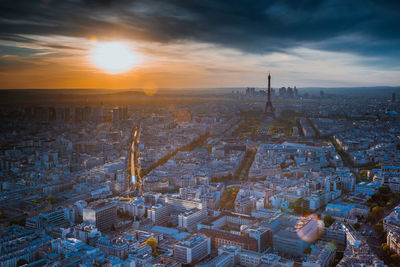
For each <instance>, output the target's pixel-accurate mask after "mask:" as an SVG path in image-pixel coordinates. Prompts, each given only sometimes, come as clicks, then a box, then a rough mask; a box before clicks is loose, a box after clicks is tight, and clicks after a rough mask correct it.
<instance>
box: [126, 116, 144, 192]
mask: <svg viewBox="0 0 400 267" xmlns="http://www.w3.org/2000/svg"><path fill="white" fill-rule="evenodd" d="M140 130H141V125H140V123H139V124H138V125H137V126H136V127H134V128H133V130H132V134H131V140H130V141H131V142H130V148H129V150H130V151H129V168H128V177H127V179H128V182H127V193H128V194H131V193H134V194H137V195H139V196H143V179H142V177H141V165H140V148H139V144H140Z"/></svg>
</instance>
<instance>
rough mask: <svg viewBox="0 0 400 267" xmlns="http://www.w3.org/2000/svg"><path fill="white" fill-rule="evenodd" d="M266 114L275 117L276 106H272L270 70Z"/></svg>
mask: <svg viewBox="0 0 400 267" xmlns="http://www.w3.org/2000/svg"><path fill="white" fill-rule="evenodd" d="M265 114H267V115H271V116H272V117H275V114H274V107H273V106H272V102H271V73H270V72H268V99H267V103H265Z"/></svg>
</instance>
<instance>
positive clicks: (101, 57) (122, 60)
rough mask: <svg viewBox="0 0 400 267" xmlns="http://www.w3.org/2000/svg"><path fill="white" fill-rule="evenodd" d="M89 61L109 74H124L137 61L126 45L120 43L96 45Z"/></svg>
mask: <svg viewBox="0 0 400 267" xmlns="http://www.w3.org/2000/svg"><path fill="white" fill-rule="evenodd" d="M91 59H92V61H93V63H94V64H95V65H96V66H97V67H98V68H100V69H103V70H104V71H106V72H107V73H110V74H118V73H122V72H126V71H128V70H130V69H132V68H133V67H134V66H135V64H136V63H137V61H138V59H137V56H136V55H135V54H134V53H133V52H132V50H131V49H130V48H129V47H128V45H126V44H124V43H121V42H109V43H97V44H96V45H95V47H94V48H93V49H92V54H91Z"/></svg>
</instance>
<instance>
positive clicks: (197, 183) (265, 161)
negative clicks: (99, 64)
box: [0, 76, 400, 267]
mask: <svg viewBox="0 0 400 267" xmlns="http://www.w3.org/2000/svg"><path fill="white" fill-rule="evenodd" d="M268 78H269V81H270V79H271V76H269V77H268ZM21 94H23V93H21ZM269 94H270V95H269ZM268 95H269V96H268ZM146 97H147V98H149V99H150V100H151V99H152V97H151V96H146ZM89 98H90V96H89ZM177 98H179V96H178V95H171V96H170V98H165V99H164V100H163V101H161V102H160V101H155V102H156V103H157V102H158V103H159V104H153V105H148V104H145V103H142V104H140V103H136V104H120V105H115V104H110V103H105V104H103V103H102V102H101V103H98V104H84V103H83V104H76V105H70V104H69V105H67V104H45V105H17V106H16V105H13V107H10V106H4V107H3V108H2V109H1V115H2V116H1V118H2V119H1V125H2V134H1V136H0V137H1V138H0V141H1V147H2V149H1V154H0V166H1V172H0V177H1V195H0V196H1V202H0V205H1V213H0V223H1V227H2V229H1V234H0V235H1V238H0V242H1V256H0V262H1V266H21V265H25V266H148V265H152V266H185V265H191V266H234V265H238V266H310V267H314V266H333V265H335V266H396V265H398V264H399V263H400V261H399V259H400V256H398V255H399V253H400V228H399V225H400V206H398V207H397V205H399V204H400V140H399V139H400V120H399V119H398V118H399V112H400V103H399V101H398V100H397V99H396V93H394V92H393V93H388V94H380V95H377V96H372V97H363V96H362V95H361V96H357V95H354V96H348V97H347V96H346V95H335V94H334V93H328V92H327V93H325V92H324V91H323V90H321V91H313V92H302V90H301V89H297V88H295V89H292V88H291V87H288V88H285V87H283V88H280V89H279V90H278V89H275V90H274V89H273V88H269V90H267V89H255V88H247V89H238V90H233V91H232V92H225V93H221V94H218V95H215V94H207V93H204V94H203V95H201V96H196V95H193V96H191V97H186V98H185V99H183V98H182V99H181V100H180V103H176V99H177ZM154 99H156V98H154ZM172 100H174V101H172ZM55 102H56V101H55ZM174 102H175V103H174ZM348 103H352V105H351V106H350V105H349V104H348Z"/></svg>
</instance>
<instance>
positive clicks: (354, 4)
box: [0, 0, 400, 91]
mask: <svg viewBox="0 0 400 267" xmlns="http://www.w3.org/2000/svg"><path fill="white" fill-rule="evenodd" d="M0 7H1V8H0V10H1V11H0V17H1V19H0V80H1V83H0V88H1V89H16V88H20V89H23V88H38V89H42V88H43V89H53V88H72V89H73V88H109V89H130V88H144V89H146V90H150V91H154V90H156V89H158V88H220V87H246V86H255V87H263V88H265V87H266V73H268V71H270V72H271V73H273V76H274V83H273V84H272V87H273V88H276V87H280V86H287V85H291V86H297V87H299V88H301V87H353V86H399V85H400V79H399V78H398V77H400V68H399V67H400V66H399V63H398V60H397V58H398V56H399V55H400V48H399V47H400V45H399V43H400V39H399V36H400V34H399V32H398V31H399V25H400V19H399V17H398V16H397V14H398V11H399V8H400V6H399V4H398V2H397V1H379V2H378V1H339V0H337V1H296V2H293V1H270V2H263V1H262V2H255V3H253V4H251V5H249V4H248V3H247V2H245V1H234V2H233V3H226V2H223V1H207V2H202V3H191V2H187V1H162V2H158V1H136V2H132V1H123V0H121V1H89V0H88V1H62V2H61V1H51V0H46V1H18V3H16V2H15V1H1V2H0ZM110 43H111V44H113V45H114V46H115V44H117V45H116V48H114V50H111V51H108V50H105V47H106V48H107V47H110V45H109V44H110ZM111 46H112V45H111ZM99 48H100V49H99ZM121 48H122V49H121ZM123 49H127V51H128V52H127V53H125V54H124V53H122V54H121V53H120V54H117V55H115V52H116V51H117V52H121V51H122V50H123ZM96 51H97V52H96ZM99 51H100V52H99ZM96 53H97V54H96ZM105 53H109V54H108V56H107V57H104V54H105ZM99 54H100V58H99V57H97V58H96V55H99ZM116 56H120V57H122V58H123V60H122V61H123V62H122V63H123V64H122V66H121V63H120V62H117V63H118V65H117V66H114V68H111V69H110V62H109V61H105V64H103V63H104V62H103V61H104V60H107V59H109V58H110V57H111V60H113V59H115V57H116ZM127 58H129V61H128V60H127ZM99 60H100V63H99ZM111 63H112V62H111Z"/></svg>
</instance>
